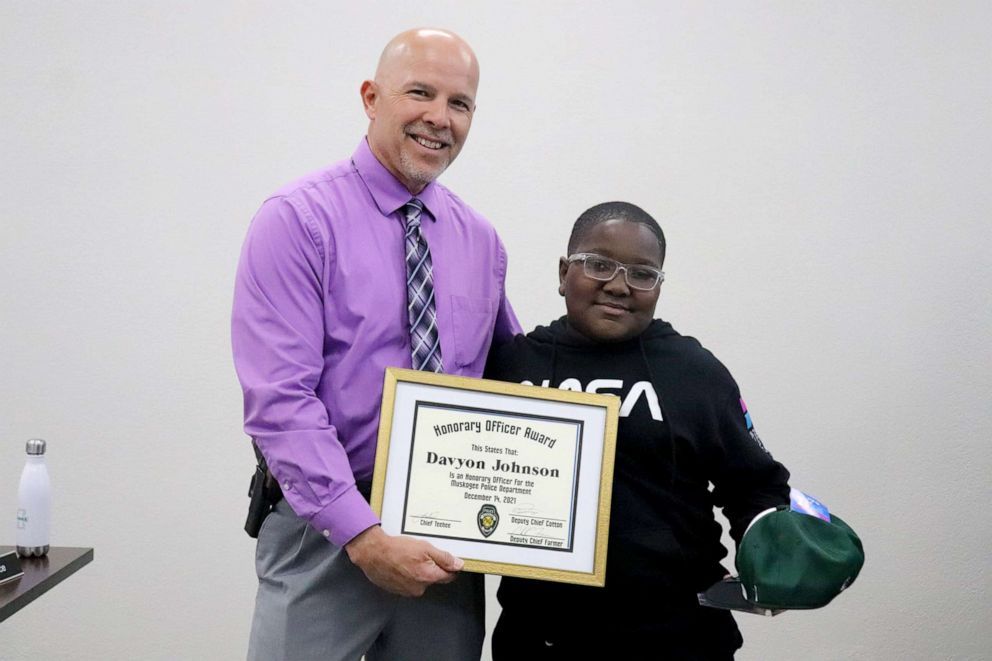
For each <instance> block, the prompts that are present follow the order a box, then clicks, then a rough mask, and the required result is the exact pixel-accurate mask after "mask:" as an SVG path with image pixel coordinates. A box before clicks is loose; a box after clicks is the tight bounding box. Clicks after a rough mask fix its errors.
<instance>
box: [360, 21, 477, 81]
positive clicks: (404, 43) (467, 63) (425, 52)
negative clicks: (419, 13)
mask: <svg viewBox="0 0 992 661" xmlns="http://www.w3.org/2000/svg"><path fill="white" fill-rule="evenodd" d="M430 58H439V59H444V60H449V61H450V62H451V63H452V64H459V65H461V66H463V67H465V68H466V69H467V70H468V71H470V72H471V75H472V78H473V80H474V81H475V86H476V87H478V85H479V61H478V60H477V59H476V57H475V53H474V52H472V48H471V46H469V45H468V43H467V42H466V41H465V40H464V39H462V38H461V37H459V36H458V35H457V34H455V33H454V32H450V31H448V30H439V29H435V28H414V29H412V30H407V31H405V32H400V33H399V34H398V35H396V36H395V37H393V38H392V39H390V41H389V43H388V44H386V47H385V48H383V49H382V55H380V56H379V65H378V66H377V67H376V69H375V80H376V82H381V81H383V80H387V79H389V78H390V77H392V76H395V75H396V74H397V72H402V71H403V70H404V69H406V68H407V67H409V66H410V65H411V63H413V62H415V61H417V60H423V59H430Z"/></svg>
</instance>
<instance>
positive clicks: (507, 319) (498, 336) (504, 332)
mask: <svg viewBox="0 0 992 661" xmlns="http://www.w3.org/2000/svg"><path fill="white" fill-rule="evenodd" d="M497 242H498V244H499V260H500V267H501V273H500V283H499V290H500V297H499V309H498V310H497V311H496V324H495V326H494V327H493V341H492V346H493V347H498V346H500V345H502V344H506V343H507V342H509V341H510V339H511V338H512V337H513V336H514V335H519V334H520V333H522V332H523V329H521V328H520V322H519V321H517V315H516V313H514V311H513V307H512V306H511V305H510V299H509V298H508V297H507V295H506V270H507V258H506V249H505V248H504V247H503V242H502V241H500V240H499V239H498V238H497Z"/></svg>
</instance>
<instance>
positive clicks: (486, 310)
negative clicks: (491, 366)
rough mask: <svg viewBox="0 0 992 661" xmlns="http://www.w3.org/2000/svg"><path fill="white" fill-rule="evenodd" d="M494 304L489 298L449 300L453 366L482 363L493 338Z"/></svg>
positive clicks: (480, 364) (462, 297)
mask: <svg viewBox="0 0 992 661" xmlns="http://www.w3.org/2000/svg"><path fill="white" fill-rule="evenodd" d="M495 321H496V304H495V301H493V299H491V298H477V297H471V296H454V295H452V297H451V328H452V330H453V331H454V336H455V337H454V340H455V342H454V344H455V363H456V364H457V365H458V366H459V367H470V366H472V365H473V364H475V363H477V362H478V363H479V366H480V370H481V366H482V365H484V364H485V360H486V354H487V353H488V352H489V344H490V342H491V341H492V337H493V324H494V323H495Z"/></svg>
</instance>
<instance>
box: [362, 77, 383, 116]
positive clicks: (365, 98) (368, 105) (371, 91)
mask: <svg viewBox="0 0 992 661" xmlns="http://www.w3.org/2000/svg"><path fill="white" fill-rule="evenodd" d="M360 91H361V93H362V105H363V106H365V116H366V117H368V118H369V119H375V102H376V99H378V98H379V87H378V85H376V84H375V81H374V80H366V81H365V82H363V83H362V87H361V90H360Z"/></svg>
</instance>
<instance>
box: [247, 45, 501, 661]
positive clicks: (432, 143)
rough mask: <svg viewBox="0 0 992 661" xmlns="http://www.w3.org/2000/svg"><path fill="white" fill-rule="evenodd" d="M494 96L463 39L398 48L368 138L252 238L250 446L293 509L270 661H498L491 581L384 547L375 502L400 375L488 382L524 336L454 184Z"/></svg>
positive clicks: (268, 619) (259, 600) (262, 637)
mask: <svg viewBox="0 0 992 661" xmlns="http://www.w3.org/2000/svg"><path fill="white" fill-rule="evenodd" d="M478 81H479V65H478V62H477V61H476V58H475V55H474V53H473V52H472V50H471V48H469V46H468V44H466V43H465V42H464V41H463V40H462V39H461V38H459V37H458V36H457V35H455V34H452V33H450V32H446V31H442V30H428V29H421V30H411V31H408V32H404V33H402V34H400V35H398V36H397V37H395V38H394V39H393V40H392V41H390V42H389V44H388V45H387V46H386V48H385V50H384V51H383V53H382V57H381V58H380V61H379V66H378V68H377V70H376V73H375V78H374V80H366V81H365V82H364V83H362V86H361V96H362V101H363V103H364V106H365V113H366V115H367V116H368V118H369V127H368V133H367V138H366V139H364V140H362V141H361V142H360V144H359V146H358V148H357V150H356V151H355V153H354V154H353V155H352V157H351V158H350V159H348V160H345V161H342V162H339V163H337V164H335V165H332V166H331V167H330V168H327V169H325V170H322V171H319V172H316V173H313V174H311V175H309V176H306V177H304V178H303V179H301V180H299V181H297V182H295V183H293V184H291V185H289V186H286V187H284V188H283V189H282V190H280V191H279V192H277V193H276V194H275V195H274V196H273V197H271V198H269V199H268V200H266V201H265V202H264V203H263V205H262V207H261V209H260V210H259V211H258V213H257V215H256V216H255V218H254V220H253V221H252V224H251V228H250V230H249V232H248V236H247V238H246V240H245V245H244V248H243V250H242V254H241V262H240V265H239V268H238V275H237V282H236V287H235V297H234V313H233V324H232V326H233V332H232V337H233V340H232V343H233V348H234V360H235V366H236V368H237V371H238V377H239V379H240V381H241V385H242V388H243V390H244V394H245V430H246V432H247V433H248V434H249V435H250V436H252V438H253V439H254V442H255V444H256V446H257V447H258V449H259V450H260V452H261V453H262V455H264V458H265V460H266V462H267V464H268V467H269V470H270V471H271V473H272V475H273V477H274V478H275V480H277V481H278V484H279V486H280V487H281V489H282V493H283V495H284V498H283V499H282V500H281V501H279V503H278V504H277V505H276V507H275V509H274V511H273V512H272V513H271V514H269V515H268V517H267V518H266V519H265V521H264V524H263V526H262V529H261V531H260V533H259V538H258V548H257V552H256V565H257V567H256V569H257V571H258V577H259V588H258V594H257V597H256V604H255V615H254V619H253V622H252V632H251V639H250V642H249V651H248V656H249V658H251V659H266V660H269V659H296V658H300V659H311V658H320V659H335V660H337V659H341V660H344V659H349V660H357V659H358V658H359V657H360V656H361V655H362V654H366V655H367V656H366V658H367V659H369V661H375V660H377V659H399V658H404V659H428V658H429V659H442V660H443V659H451V660H453V661H454V660H456V659H457V660H458V661H462V660H464V659H471V658H479V656H480V654H481V647H482V639H483V636H484V631H483V609H484V597H483V588H482V577H481V576H480V575H477V574H464V575H462V574H459V573H458V571H459V570H460V569H461V567H462V562H461V560H459V559H458V558H455V557H453V556H452V555H450V554H449V553H446V552H444V551H441V550H439V549H437V548H435V547H434V546H432V545H431V544H429V543H426V542H424V541H421V540H414V539H410V538H406V537H402V536H390V535H388V534H386V533H384V532H383V531H382V529H381V528H380V527H379V526H378V524H379V521H378V519H377V518H376V516H375V514H374V513H373V512H372V510H371V508H370V507H369V504H368V502H367V499H368V488H369V484H370V482H371V477H372V466H373V462H374V459H375V445H376V435H377V431H378V420H379V405H380V400H381V396H382V382H383V372H384V370H385V368H386V367H388V366H399V367H411V366H413V367H414V368H416V369H429V370H432V371H443V372H446V373H450V374H460V375H465V376H481V374H482V371H483V368H484V366H485V361H486V356H487V353H488V350H489V347H490V344H491V343H492V342H496V343H501V342H503V341H505V340H507V339H509V338H510V337H511V336H512V335H513V334H514V333H516V332H518V331H519V324H518V323H517V320H516V318H515V316H514V314H513V311H512V308H511V307H510V305H509V303H508V302H507V300H506V296H505V292H504V279H505V273H506V255H505V252H504V250H503V246H502V244H501V243H500V241H499V238H498V237H497V235H496V233H495V231H494V230H493V228H492V227H491V226H490V225H489V224H488V223H487V222H486V221H485V220H484V219H483V218H482V217H481V216H479V215H478V214H477V213H476V212H474V211H473V210H472V209H471V208H469V207H468V206H467V205H465V204H464V203H463V202H462V201H461V200H460V199H459V198H458V197H456V196H455V195H454V194H452V193H451V192H450V191H448V190H447V189H446V188H444V187H443V186H441V185H439V184H437V183H435V182H434V180H435V178H436V177H437V176H438V175H440V174H441V172H443V171H444V169H445V168H447V167H448V165H450V164H451V162H452V161H454V160H455V158H456V157H457V156H458V153H459V151H460V150H461V148H462V145H463V144H464V142H465V139H466V137H467V135H468V131H469V128H470V127H471V124H472V117H473V114H474V112H475V98H476V89H477V87H478ZM410 597H413V598H410Z"/></svg>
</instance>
